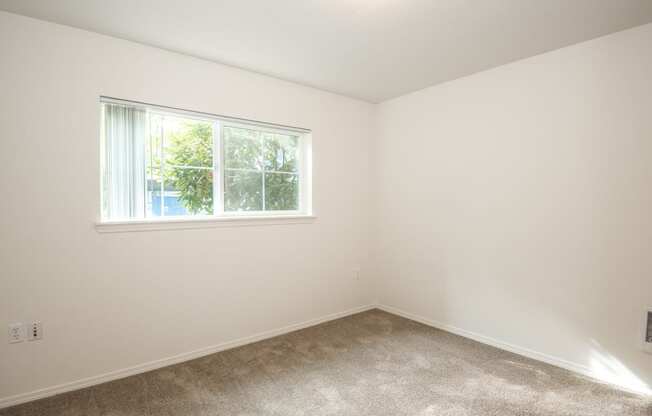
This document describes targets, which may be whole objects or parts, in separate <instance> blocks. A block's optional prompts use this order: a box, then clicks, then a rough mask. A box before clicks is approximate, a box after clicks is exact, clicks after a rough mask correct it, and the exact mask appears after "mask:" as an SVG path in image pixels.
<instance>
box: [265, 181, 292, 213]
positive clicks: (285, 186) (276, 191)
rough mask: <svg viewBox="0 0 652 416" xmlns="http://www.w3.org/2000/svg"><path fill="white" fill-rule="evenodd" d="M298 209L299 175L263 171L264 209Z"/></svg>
mask: <svg viewBox="0 0 652 416" xmlns="http://www.w3.org/2000/svg"><path fill="white" fill-rule="evenodd" d="M298 209H299V176H298V175H295V174H287V173H265V211H296V210H298Z"/></svg>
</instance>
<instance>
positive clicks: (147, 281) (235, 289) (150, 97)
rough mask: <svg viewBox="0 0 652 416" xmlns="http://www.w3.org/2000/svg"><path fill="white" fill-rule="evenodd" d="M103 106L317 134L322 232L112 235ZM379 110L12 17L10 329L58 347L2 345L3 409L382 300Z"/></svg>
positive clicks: (5, 81) (1, 261) (3, 306)
mask: <svg viewBox="0 0 652 416" xmlns="http://www.w3.org/2000/svg"><path fill="white" fill-rule="evenodd" d="M100 95H107V96H112V97H119V98H124V99H130V100H138V101H144V102H150V103H155V104H160V105H169V106H174V107H180V108H185V109H191V110H198V111H204V112H209V113H217V114H224V115H229V116H236V117H244V118H249V119H254V120H261V121H268V122H274V123H279V124H286V125H293V126H300V127H306V128H310V129H312V130H313V153H314V163H313V169H314V177H313V189H314V209H315V214H316V215H317V216H318V219H317V220H316V222H315V223H313V224H300V225H279V226H260V227H239V228H216V229H201V230H187V231H157V232H141V233H118V234H99V233H98V232H96V230H95V229H94V223H95V221H96V219H97V217H98V215H99V209H100V208H99V172H98V169H99V167H98V166H99V146H98V144H99V101H98V99H99V96H100ZM372 112H373V107H372V106H371V105H370V104H367V103H364V102H360V101H355V100H352V99H348V98H344V97H341V96H337V95H334V94H329V93H325V92H321V91H318V90H314V89H310V88H306V87H301V86H298V85H295V84H291V83H287V82H282V81H278V80H275V79H272V78H268V77H264V76H260V75H256V74H252V73H248V72H244V71H240V70H237V69H233V68H229V67H225V66H221V65H217V64H214V63H210V62H206V61H202V60H198V59H194V58H191V57H187V56H183V55H178V54H174V53H170V52H166V51H163V50H159V49H155V48H150V47H146V46H143V45H139V44H134V43H130V42H126V41H121V40H117V39H113V38H109V37H105V36H100V35H97V34H93V33H89V32H84V31H80V30H76V29H72V28H68V27H64V26H57V25H54V24H50V23H46V22H42V21H37V20H32V19H28V18H24V17H19V16H16V15H12V14H7V13H0V126H2V127H1V129H2V133H1V137H0V189H1V195H2V199H1V201H0V213H1V215H0V265H1V266H0V274H1V277H0V328H7V324H8V323H10V322H28V321H31V320H42V321H43V323H44V334H45V338H44V340H43V341H40V342H34V343H21V344H11V345H10V344H7V342H6V339H5V338H3V341H2V342H0V398H7V397H8V396H12V395H16V394H19V393H25V392H30V391H33V390H36V389H40V388H43V387H49V386H53V385H56V384H60V383H67V382H71V381H74V380H79V379H82V378H84V377H89V376H95V375H98V374H102V373H105V372H108V371H113V370H118V369H122V368H126V367H130V366H134V365H138V364H142V363H145V362H148V361H151V360H156V359H161V358H165V357H170V356H173V355H175V354H179V353H185V352H189V351H192V350H195V349H199V348H203V347H207V346H211V345H215V344H220V343H222V342H225V341H231V340H234V339H238V338H241V337H244V336H249V335H252V334H256V333H260V332H262V331H267V330H272V329H276V328H280V327H283V326H286V325H289V324H294V323H298V322H302V321H306V320H310V319H314V318H319V317H323V316H325V315H328V314H332V313H338V312H343V311H346V310H349V309H351V308H355V307H358V306H361V305H367V304H369V303H371V302H372V299H371V298H370V295H369V294H368V293H369V292H368V291H367V290H365V288H364V286H365V284H366V283H365V278H366V276H365V273H364V271H365V270H366V261H367V258H368V253H367V250H368V247H369V242H368V228H369V222H368V219H367V212H368V210H369V205H368V191H367V188H368V187H367V184H368V179H369V178H368V175H369V163H368V162H369V161H368V159H369V152H368V148H369V140H370V128H371V125H372V123H371V116H372ZM357 266H361V267H362V270H363V279H362V280H360V281H355V280H354V279H353V278H352V272H351V270H352V269H353V268H354V267H357ZM3 331H5V330H4V329H3Z"/></svg>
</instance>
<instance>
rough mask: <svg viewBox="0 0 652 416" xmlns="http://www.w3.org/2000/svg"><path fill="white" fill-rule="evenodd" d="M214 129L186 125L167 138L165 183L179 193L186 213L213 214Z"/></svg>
mask: <svg viewBox="0 0 652 416" xmlns="http://www.w3.org/2000/svg"><path fill="white" fill-rule="evenodd" d="M212 146H213V128H212V126H211V125H210V124H209V123H201V122H193V123H185V124H184V125H183V127H182V128H181V129H180V131H178V132H176V133H174V134H172V135H171V136H170V145H169V148H168V150H167V152H168V155H169V156H168V158H167V165H166V166H167V169H166V170H165V180H166V182H167V181H169V183H171V184H172V186H173V187H174V189H176V190H178V191H179V192H180V196H179V199H180V200H181V202H182V203H183V205H184V206H185V208H186V210H187V211H188V212H189V213H192V214H197V213H206V214H209V213H212V212H213V171H212V170H210V169H196V168H195V169H193V168H191V167H204V168H207V167H208V168H210V167H212V166H213V150H212ZM170 165H171V166H170Z"/></svg>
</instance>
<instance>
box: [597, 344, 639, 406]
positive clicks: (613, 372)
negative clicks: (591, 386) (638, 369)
mask: <svg viewBox="0 0 652 416" xmlns="http://www.w3.org/2000/svg"><path fill="white" fill-rule="evenodd" d="M589 366H590V370H591V373H592V375H593V377H595V378H596V379H598V380H601V381H604V382H607V383H610V384H613V385H616V386H621V387H624V388H626V389H628V390H631V391H634V392H639V393H643V394H648V395H652V389H651V388H650V386H648V385H647V384H646V383H645V382H644V381H643V380H641V379H640V378H638V376H637V375H636V374H634V373H633V372H632V371H631V370H630V369H629V368H627V367H626V366H625V365H624V364H623V363H622V362H621V361H620V360H618V359H617V358H616V357H614V356H613V355H611V354H609V353H608V352H607V351H606V350H605V349H604V348H602V346H601V345H600V343H599V342H597V341H596V340H591V350H590V357H589Z"/></svg>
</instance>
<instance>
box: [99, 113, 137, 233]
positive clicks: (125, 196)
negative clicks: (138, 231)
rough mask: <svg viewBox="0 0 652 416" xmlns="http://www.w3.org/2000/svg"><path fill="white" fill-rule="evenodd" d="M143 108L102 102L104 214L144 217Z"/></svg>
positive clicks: (112, 217)
mask: <svg viewBox="0 0 652 416" xmlns="http://www.w3.org/2000/svg"><path fill="white" fill-rule="evenodd" d="M146 123H147V114H146V112H145V110H142V109H139V108H134V107H128V106H125V105H120V104H108V103H105V104H104V173H103V179H104V207H103V208H104V215H105V217H106V218H107V219H112V220H113V219H127V218H143V217H144V216H145V130H146V129H145V128H146Z"/></svg>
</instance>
